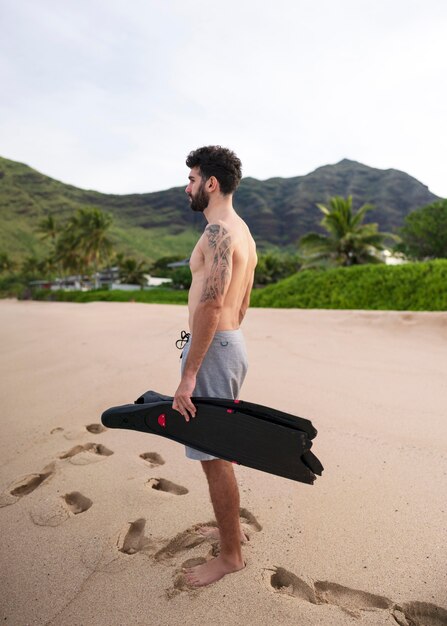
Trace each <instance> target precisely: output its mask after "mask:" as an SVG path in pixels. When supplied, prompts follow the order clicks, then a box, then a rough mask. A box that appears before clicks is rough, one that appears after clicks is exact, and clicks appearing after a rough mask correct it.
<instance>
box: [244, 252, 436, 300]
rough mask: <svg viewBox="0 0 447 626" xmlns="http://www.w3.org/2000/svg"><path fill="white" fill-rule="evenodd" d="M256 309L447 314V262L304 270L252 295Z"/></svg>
mask: <svg viewBox="0 0 447 626" xmlns="http://www.w3.org/2000/svg"><path fill="white" fill-rule="evenodd" d="M251 305H252V306H257V307H274V308H300V309H373V310H380V309H382V310H396V311H446V310H447V260H441V259H440V260H436V261H428V262H424V263H405V264H403V265H357V266H351V267H339V268H333V269H327V270H314V269H313V270H303V271H300V272H298V273H297V274H295V275H294V276H291V277H290V278H286V279H285V280H282V281H281V282H279V283H278V284H276V285H271V286H269V287H266V288H265V289H258V290H255V291H254V292H253V295H252V301H251Z"/></svg>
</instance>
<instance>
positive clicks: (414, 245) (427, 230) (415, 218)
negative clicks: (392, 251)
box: [399, 200, 447, 259]
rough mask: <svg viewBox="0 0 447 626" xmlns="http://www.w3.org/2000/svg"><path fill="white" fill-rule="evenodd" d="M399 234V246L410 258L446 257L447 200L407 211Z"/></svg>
mask: <svg viewBox="0 0 447 626" xmlns="http://www.w3.org/2000/svg"><path fill="white" fill-rule="evenodd" d="M400 234H401V237H402V242H401V244H400V246H399V247H400V249H401V250H402V251H403V252H404V254H406V255H407V256H409V257H410V258H413V259H441V258H444V259H445V258H447V200H439V201H437V202H433V203H432V204H429V205H427V206H425V207H422V208H421V209H416V210H415V211H412V212H411V213H409V214H408V215H407V217H406V218H405V223H404V226H403V228H402V229H401V231H400Z"/></svg>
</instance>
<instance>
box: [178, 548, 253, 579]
mask: <svg viewBox="0 0 447 626" xmlns="http://www.w3.org/2000/svg"><path fill="white" fill-rule="evenodd" d="M244 567H245V563H244V562H243V561H241V562H240V563H237V564H236V563H230V562H228V561H225V560H224V559H223V558H222V556H221V555H219V556H218V557H216V558H215V559H211V561H207V562H206V563H202V564H201V565H196V566H195V567H190V568H188V569H186V570H185V578H186V581H187V582H188V584H189V585H191V586H192V587H204V586H205V585H211V583H215V582H216V581H217V580H220V579H221V578H223V577H224V576H225V575H226V574H232V573H233V572H238V571H239V570H241V569H244Z"/></svg>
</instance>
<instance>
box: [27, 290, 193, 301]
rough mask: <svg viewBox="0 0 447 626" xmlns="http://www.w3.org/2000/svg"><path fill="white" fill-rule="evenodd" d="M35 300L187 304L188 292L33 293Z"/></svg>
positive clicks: (40, 291) (94, 291)
mask: <svg viewBox="0 0 447 626" xmlns="http://www.w3.org/2000/svg"><path fill="white" fill-rule="evenodd" d="M32 297H33V299H34V300H52V301H57V302H97V301H105V302H145V303H148V304H156V303H158V304H186V303H187V302H188V292H187V291H180V290H179V291H174V290H169V289H148V290H145V291H142V290H138V291H119V290H116V291H115V290H113V291H107V290H104V291H102V290H92V291H62V290H61V291H48V290H47V289H40V290H38V291H37V290H36V291H33V294H32Z"/></svg>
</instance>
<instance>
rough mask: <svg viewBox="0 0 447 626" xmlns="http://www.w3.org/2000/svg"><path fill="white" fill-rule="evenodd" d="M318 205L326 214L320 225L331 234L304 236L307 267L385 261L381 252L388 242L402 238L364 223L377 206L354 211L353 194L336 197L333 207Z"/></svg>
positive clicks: (302, 244)
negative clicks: (366, 216)
mask: <svg viewBox="0 0 447 626" xmlns="http://www.w3.org/2000/svg"><path fill="white" fill-rule="evenodd" d="M317 206H318V208H319V209H320V211H321V212H322V213H323V214H324V217H323V219H322V220H321V222H320V224H321V226H323V228H324V229H325V230H327V232H328V235H322V234H319V233H309V234H307V235H304V237H302V238H301V239H300V242H299V252H300V255H301V257H302V261H303V266H302V267H303V269H307V268H311V267H334V266H335V267H339V266H349V265H361V264H365V263H383V262H384V261H383V258H382V257H381V255H380V252H381V251H382V250H384V249H385V248H386V246H385V241H386V240H387V239H393V240H397V239H398V237H396V235H393V234H391V233H381V232H379V231H378V225H377V224H363V223H362V222H363V220H364V219H365V215H366V213H367V212H368V211H371V210H372V209H373V208H374V207H373V206H371V205H370V204H364V205H363V206H362V207H360V209H359V210H358V211H357V212H356V213H354V212H353V210H352V196H348V198H341V197H339V196H334V197H333V198H331V199H330V200H329V208H328V207H326V206H324V205H323V204H317Z"/></svg>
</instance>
